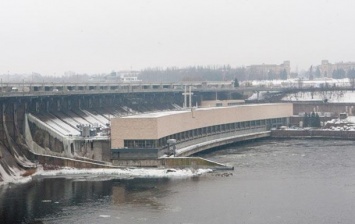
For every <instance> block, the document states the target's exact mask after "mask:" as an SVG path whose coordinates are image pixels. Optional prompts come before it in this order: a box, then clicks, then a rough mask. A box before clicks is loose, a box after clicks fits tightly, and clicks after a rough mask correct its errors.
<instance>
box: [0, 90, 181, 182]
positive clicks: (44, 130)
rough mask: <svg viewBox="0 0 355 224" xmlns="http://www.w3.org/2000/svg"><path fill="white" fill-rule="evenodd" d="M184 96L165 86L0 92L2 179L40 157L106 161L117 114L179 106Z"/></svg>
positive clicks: (75, 162)
mask: <svg viewBox="0 0 355 224" xmlns="http://www.w3.org/2000/svg"><path fill="white" fill-rule="evenodd" d="M182 100H183V97H182V95H181V93H165V92H162V93H130V94H122V93H121V94H101V95H74V96H69V95H66V96H63V95H62V96H27V97H3V98H0V102H1V123H0V182H1V181H7V180H13V179H17V178H20V177H21V176H23V175H27V174H28V172H29V170H33V169H35V168H36V166H37V163H46V165H50V164H52V165H56V164H57V165H58V166H72V167H95V166H96V167H103V166H106V162H108V161H110V158H111V151H110V150H111V147H110V141H109V139H110V131H109V130H110V119H111V118H112V117H119V116H126V115H130V114H136V113H146V112H152V111H161V110H176V109H179V108H180V105H182ZM86 130H88V132H87V135H86V134H85V135H83V132H84V131H86ZM92 132H93V133H92ZM57 157H58V158H59V157H65V158H68V159H67V160H66V161H64V160H65V159H64V160H63V161H64V162H63V161H62V162H60V161H59V159H56V158H57ZM87 164H89V165H87ZM90 164H91V165H90Z"/></svg>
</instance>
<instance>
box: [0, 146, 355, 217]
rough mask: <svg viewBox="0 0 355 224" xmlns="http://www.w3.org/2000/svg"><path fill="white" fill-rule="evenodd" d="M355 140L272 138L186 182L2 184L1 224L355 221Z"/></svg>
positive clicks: (231, 151)
mask: <svg viewBox="0 0 355 224" xmlns="http://www.w3.org/2000/svg"><path fill="white" fill-rule="evenodd" d="M354 146H355V142H353V141H334V140H312V141H305V140H287V141H286V140H285V141H276V140H267V141H260V142H255V143H248V144H243V145H236V146H232V147H229V148H226V149H224V150H220V151H215V152H211V153H208V154H204V155H203V157H205V158H208V159H212V160H215V161H218V162H222V163H228V164H230V165H234V166H235V170H234V171H220V172H214V173H209V174H206V175H203V176H199V177H194V178H185V179H166V178H162V179H131V180H106V181H104V180H101V181H100V180H94V179H88V180H84V181H83V179H77V178H72V179H64V178H51V179H38V180H34V181H32V182H30V183H27V184H18V185H8V186H3V187H0V223H29V222H33V221H42V222H43V223H85V224H88V223H280V224H281V223H332V224H333V223H349V224H350V223H355V147H354Z"/></svg>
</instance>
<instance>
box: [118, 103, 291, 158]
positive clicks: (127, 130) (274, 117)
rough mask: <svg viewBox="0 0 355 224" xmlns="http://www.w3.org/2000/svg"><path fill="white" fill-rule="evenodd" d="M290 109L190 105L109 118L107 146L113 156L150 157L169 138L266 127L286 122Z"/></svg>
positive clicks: (281, 105)
mask: <svg viewBox="0 0 355 224" xmlns="http://www.w3.org/2000/svg"><path fill="white" fill-rule="evenodd" d="M292 113H293V105H292V104H290V103H279V104H257V105H240V106H232V107H214V108H198V109H195V108H193V109H192V110H185V111H167V112H159V113H151V114H142V115H135V116H128V117H121V118H113V119H112V120H111V148H112V149H113V150H115V152H117V155H115V157H116V158H121V156H120V155H119V154H120V153H121V154H123V153H128V152H134V153H135V154H137V155H139V156H140V157H144V156H145V155H144V152H147V153H148V154H149V155H148V154H146V155H148V156H149V157H151V156H153V157H154V156H159V155H161V151H163V150H164V149H166V148H167V147H168V140H169V139H175V140H176V144H179V143H181V142H189V141H192V140H196V139H199V138H203V137H205V136H211V138H213V136H217V135H218V136H221V134H223V133H233V132H236V131H239V130H248V129H254V128H256V127H263V128H264V130H269V129H271V128H272V127H277V126H282V125H287V124H288V118H289V117H290V116H292ZM216 138H217V137H216ZM195 142H196V141H195ZM130 150H131V151H130Z"/></svg>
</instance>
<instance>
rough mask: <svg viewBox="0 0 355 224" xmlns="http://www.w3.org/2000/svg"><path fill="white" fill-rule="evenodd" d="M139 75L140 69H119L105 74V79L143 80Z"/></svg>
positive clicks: (122, 80)
mask: <svg viewBox="0 0 355 224" xmlns="http://www.w3.org/2000/svg"><path fill="white" fill-rule="evenodd" d="M138 75H139V72H138V71H119V72H111V73H110V74H109V75H106V76H105V79H106V80H114V81H118V82H141V81H142V80H140V79H138Z"/></svg>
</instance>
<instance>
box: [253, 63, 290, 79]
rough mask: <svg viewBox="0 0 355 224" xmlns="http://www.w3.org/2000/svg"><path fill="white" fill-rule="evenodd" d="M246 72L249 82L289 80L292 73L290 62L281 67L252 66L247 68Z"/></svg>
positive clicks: (274, 65)
mask: <svg viewBox="0 0 355 224" xmlns="http://www.w3.org/2000/svg"><path fill="white" fill-rule="evenodd" d="M246 72H247V74H248V79H249V80H273V79H287V78H289V77H290V73H291V67H290V61H284V63H282V64H280V65H276V64H261V65H250V66H247V67H246Z"/></svg>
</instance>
